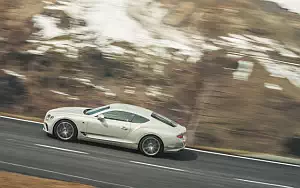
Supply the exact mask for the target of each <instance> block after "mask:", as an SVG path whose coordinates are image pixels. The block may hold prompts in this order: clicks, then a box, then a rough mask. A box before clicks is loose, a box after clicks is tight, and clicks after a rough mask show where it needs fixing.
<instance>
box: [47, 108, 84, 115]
mask: <svg viewBox="0 0 300 188" xmlns="http://www.w3.org/2000/svg"><path fill="white" fill-rule="evenodd" d="M86 109H88V108H84V107H62V108H55V109H52V110H50V111H49V113H67V114H70V113H71V114H80V115H82V114H83V111H84V110H86Z"/></svg>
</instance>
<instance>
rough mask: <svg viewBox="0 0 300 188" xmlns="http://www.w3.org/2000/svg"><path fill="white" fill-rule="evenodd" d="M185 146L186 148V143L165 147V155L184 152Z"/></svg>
mask: <svg viewBox="0 0 300 188" xmlns="http://www.w3.org/2000/svg"><path fill="white" fill-rule="evenodd" d="M185 146H186V145H185V142H182V143H177V144H175V145H172V146H165V149H164V152H165V153H173V152H178V151H182V150H184V148H185Z"/></svg>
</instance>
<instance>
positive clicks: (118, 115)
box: [103, 110, 134, 121]
mask: <svg viewBox="0 0 300 188" xmlns="http://www.w3.org/2000/svg"><path fill="white" fill-rule="evenodd" d="M103 115H104V118H105V119H112V120H118V121H131V120H132V118H133V116H134V114H132V113H129V112H124V111H118V110H114V111H109V112H105V113H103Z"/></svg>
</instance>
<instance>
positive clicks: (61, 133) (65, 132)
mask: <svg viewBox="0 0 300 188" xmlns="http://www.w3.org/2000/svg"><path fill="white" fill-rule="evenodd" d="M53 130H54V131H53V134H54V135H55V137H56V138H58V139H59V140H62V141H66V142H67V141H74V140H76V138H77V134H78V130H77V127H76V125H75V123H73V122H72V121H70V120H60V121H58V122H57V123H56V124H55V127H54V129H53Z"/></svg>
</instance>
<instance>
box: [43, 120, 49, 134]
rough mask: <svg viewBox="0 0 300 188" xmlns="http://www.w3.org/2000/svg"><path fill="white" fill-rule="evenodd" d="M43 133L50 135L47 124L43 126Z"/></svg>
mask: <svg viewBox="0 0 300 188" xmlns="http://www.w3.org/2000/svg"><path fill="white" fill-rule="evenodd" d="M43 131H45V132H46V133H49V126H48V124H47V123H45V122H44V124H43Z"/></svg>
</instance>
